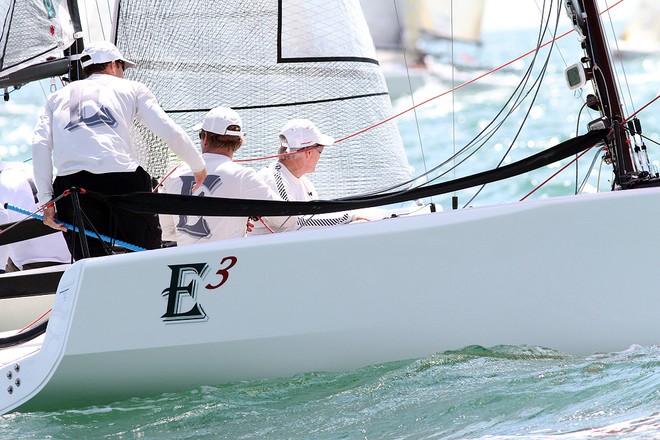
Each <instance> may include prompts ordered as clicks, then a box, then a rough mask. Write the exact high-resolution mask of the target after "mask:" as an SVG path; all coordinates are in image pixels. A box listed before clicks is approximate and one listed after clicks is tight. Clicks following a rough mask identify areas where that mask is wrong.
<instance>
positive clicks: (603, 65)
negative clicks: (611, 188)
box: [577, 0, 635, 188]
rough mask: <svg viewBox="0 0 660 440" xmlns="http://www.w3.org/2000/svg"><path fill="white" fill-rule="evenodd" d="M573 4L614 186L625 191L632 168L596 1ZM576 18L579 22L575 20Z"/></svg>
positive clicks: (632, 163)
mask: <svg viewBox="0 0 660 440" xmlns="http://www.w3.org/2000/svg"><path fill="white" fill-rule="evenodd" d="M577 1H578V2H579V3H581V9H582V12H584V14H583V16H582V17H581V18H582V19H583V20H584V23H583V31H584V36H585V37H586V38H585V41H584V42H583V46H584V49H585V51H586V53H587V59H586V63H587V65H588V66H589V70H590V73H591V76H592V79H593V82H594V89H595V91H596V94H597V98H598V106H599V110H600V112H601V115H602V116H603V117H604V120H603V122H604V125H605V126H606V127H607V128H610V129H611V130H612V135H611V136H610V137H609V142H608V143H609V145H610V155H611V156H612V163H613V166H614V172H615V184H616V185H617V186H619V187H621V188H625V187H627V186H628V183H629V182H630V180H632V179H633V178H634V175H635V167H634V162H633V158H632V151H631V149H630V143H629V142H628V135H627V133H626V131H625V130H624V127H623V125H624V121H625V118H624V116H623V107H622V105H621V100H620V98H619V92H618V87H617V84H616V81H615V78H614V70H613V68H612V60H611V57H610V53H609V49H608V47H607V42H606V39H605V34H604V32H603V27H602V23H601V20H600V14H599V12H598V6H597V4H596V0H577ZM578 13H579V11H578ZM577 19H578V21H579V20H580V18H579V17H578V18H577Z"/></svg>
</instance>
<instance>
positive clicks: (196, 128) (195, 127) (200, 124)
mask: <svg viewBox="0 0 660 440" xmlns="http://www.w3.org/2000/svg"><path fill="white" fill-rule="evenodd" d="M192 129H193V130H194V131H199V130H201V129H202V122H200V123H199V124H195V125H193V128H192Z"/></svg>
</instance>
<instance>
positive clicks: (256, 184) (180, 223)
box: [160, 153, 278, 246]
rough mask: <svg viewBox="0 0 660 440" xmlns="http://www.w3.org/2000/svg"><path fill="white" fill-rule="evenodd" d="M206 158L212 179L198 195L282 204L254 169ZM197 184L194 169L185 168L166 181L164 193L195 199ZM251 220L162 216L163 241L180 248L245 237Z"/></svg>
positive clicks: (219, 157) (223, 158) (218, 157)
mask: <svg viewBox="0 0 660 440" xmlns="http://www.w3.org/2000/svg"><path fill="white" fill-rule="evenodd" d="M202 156H203V157H204V159H205V161H206V163H207V166H208V175H207V176H206V179H205V180H204V184H203V185H202V186H201V187H200V188H199V189H198V190H197V191H195V193H194V195H196V196H199V197H225V198H233V199H256V200H278V197H277V195H276V194H275V193H274V192H273V191H272V190H271V189H270V187H269V186H268V185H267V184H266V183H265V182H264V181H263V180H262V179H261V178H260V177H259V176H257V173H256V171H254V170H253V169H251V168H247V167H244V166H242V165H239V164H237V163H236V162H234V161H232V160H231V159H230V158H229V157H227V156H224V155H222V154H213V153H204V154H203V155H202ZM194 183H195V180H194V178H193V176H192V173H191V171H190V168H188V167H187V166H181V167H180V169H178V170H177V171H176V172H174V173H172V175H171V176H170V177H168V178H167V180H165V183H164V184H163V190H164V192H166V193H168V194H181V195H193V193H192V191H191V190H192V187H193V185H194ZM247 220H248V218H247V217H216V216H211V217H208V216H207V217H199V216H190V215H161V216H160V223H161V228H162V230H163V240H165V241H176V242H177V245H179V246H180V245H187V244H193V243H203V242H207V241H212V240H223V239H227V238H237V237H244V236H245V234H246V230H247V228H246V225H247Z"/></svg>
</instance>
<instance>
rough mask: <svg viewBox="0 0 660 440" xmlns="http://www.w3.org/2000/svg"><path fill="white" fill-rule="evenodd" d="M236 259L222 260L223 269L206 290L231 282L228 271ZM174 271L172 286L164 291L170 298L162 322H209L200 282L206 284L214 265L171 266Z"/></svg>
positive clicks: (210, 281)
mask: <svg viewBox="0 0 660 440" xmlns="http://www.w3.org/2000/svg"><path fill="white" fill-rule="evenodd" d="M237 261H238V259H237V258H236V257H225V258H223V259H222V261H220V267H219V269H218V270H217V271H216V272H215V274H214V275H213V276H209V282H208V283H207V284H206V285H205V286H204V287H203V288H204V289H206V290H215V289H218V288H220V287H221V286H222V285H224V284H225V283H226V282H227V281H228V280H229V270H230V269H231V268H233V267H234V266H235V265H236V262H237ZM168 267H169V268H170V270H171V271H172V277H171V278H170V287H168V288H167V289H165V290H163V292H162V295H163V296H164V297H166V298H167V310H166V312H165V314H164V315H163V316H161V319H162V320H163V321H164V322H166V323H172V322H190V321H206V320H207V319H208V317H207V315H206V312H205V311H204V308H203V307H202V304H200V302H199V299H198V293H199V290H200V285H199V282H200V281H202V282H204V281H205V280H206V277H207V276H208V274H209V272H210V271H211V266H210V265H209V264H207V263H190V264H174V265H171V266H168Z"/></svg>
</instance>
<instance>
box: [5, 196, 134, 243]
mask: <svg viewBox="0 0 660 440" xmlns="http://www.w3.org/2000/svg"><path fill="white" fill-rule="evenodd" d="M5 208H7V209H11V210H12V211H16V212H18V213H21V214H25V215H29V216H31V217H34V218H36V219H38V220H43V219H44V216H43V215H39V214H36V213H34V212H30V211H28V210H27V209H23V208H19V207H18V206H14V205H11V204H9V203H5ZM58 223H60V224H61V225H64V226H66V228H67V229H68V230H70V231H74V232H78V228H74V227H73V225H71V224H69V223H63V222H58ZM85 235H87V236H88V237H93V238H100V239H101V240H103V241H105V242H106V243H111V244H113V243H114V244H117V245H119V246H121V247H123V248H125V249H129V250H131V251H136V252H139V251H146V249H145V248H143V247H140V246H135V245H134V244H130V243H126V242H125V241H121V240H114V239H112V238H110V237H108V236H107V235H103V234H98V235H97V234H95V233H94V232H91V231H88V230H85Z"/></svg>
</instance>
